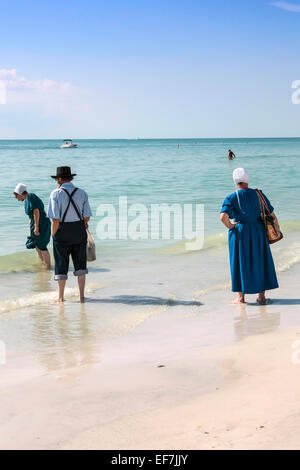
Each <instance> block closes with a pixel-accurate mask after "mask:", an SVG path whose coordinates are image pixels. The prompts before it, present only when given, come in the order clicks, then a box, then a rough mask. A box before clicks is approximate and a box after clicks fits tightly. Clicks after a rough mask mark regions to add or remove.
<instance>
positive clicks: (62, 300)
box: [55, 299, 65, 304]
mask: <svg viewBox="0 0 300 470" xmlns="http://www.w3.org/2000/svg"><path fill="white" fill-rule="evenodd" d="M64 301H65V299H55V302H57V303H59V304H62V303H64Z"/></svg>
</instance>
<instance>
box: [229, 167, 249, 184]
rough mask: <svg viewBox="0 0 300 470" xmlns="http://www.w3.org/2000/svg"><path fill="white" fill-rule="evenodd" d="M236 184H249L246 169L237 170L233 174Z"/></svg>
mask: <svg viewBox="0 0 300 470" xmlns="http://www.w3.org/2000/svg"><path fill="white" fill-rule="evenodd" d="M232 177H233V181H234V182H235V184H239V183H247V184H248V183H249V176H248V173H247V171H246V170H245V168H236V169H235V170H234V172H233V174H232Z"/></svg>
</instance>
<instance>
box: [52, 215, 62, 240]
mask: <svg viewBox="0 0 300 470" xmlns="http://www.w3.org/2000/svg"><path fill="white" fill-rule="evenodd" d="M59 222H60V220H59V219H52V230H51V233H52V236H53V237H54V235H55V234H56V232H57V230H58V227H59Z"/></svg>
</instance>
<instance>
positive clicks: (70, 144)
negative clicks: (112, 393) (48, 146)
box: [60, 139, 77, 149]
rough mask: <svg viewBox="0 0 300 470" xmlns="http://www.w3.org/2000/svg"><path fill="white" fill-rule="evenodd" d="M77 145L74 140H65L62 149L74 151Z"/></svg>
mask: <svg viewBox="0 0 300 470" xmlns="http://www.w3.org/2000/svg"><path fill="white" fill-rule="evenodd" d="M76 147H77V144H73V142H72V139H64V143H63V144H62V145H61V146H60V148H61V149H73V148H76Z"/></svg>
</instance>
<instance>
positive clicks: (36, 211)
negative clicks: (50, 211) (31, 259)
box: [33, 209, 40, 237]
mask: <svg viewBox="0 0 300 470" xmlns="http://www.w3.org/2000/svg"><path fill="white" fill-rule="evenodd" d="M33 218H34V232H33V233H34V235H35V236H36V237H38V236H39V234H40V231H39V221H40V211H39V209H33Z"/></svg>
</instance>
